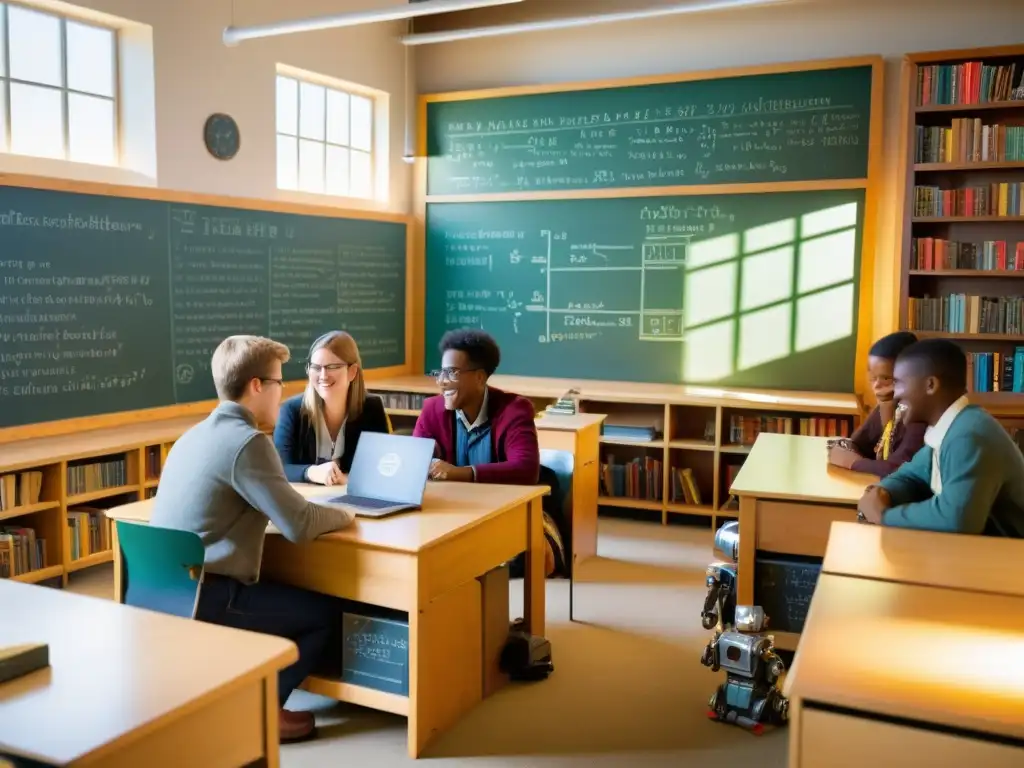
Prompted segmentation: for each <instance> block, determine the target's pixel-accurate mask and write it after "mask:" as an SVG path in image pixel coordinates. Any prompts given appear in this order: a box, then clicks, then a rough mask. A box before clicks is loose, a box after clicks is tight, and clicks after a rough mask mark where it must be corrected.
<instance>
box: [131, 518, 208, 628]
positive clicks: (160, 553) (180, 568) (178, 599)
mask: <svg viewBox="0 0 1024 768" xmlns="http://www.w3.org/2000/svg"><path fill="white" fill-rule="evenodd" d="M116 523H117V540H118V544H119V545H120V548H121V552H120V557H121V602H123V603H124V604H125V605H133V606H135V607H136V608H148V609H149V610H151V611H159V612H160V613H169V614H171V615H172V616H180V617H182V618H184V619H192V618H195V615H196V605H197V603H198V602H199V589H200V586H201V585H202V582H203V561H204V559H205V558H204V555H205V548H204V547H203V542H202V541H201V540H200V538H199V536H197V535H196V534H194V533H191V532H190V531H176V530H172V529H170V528H160V527H158V526H155V525H146V524H143V523H133V522H130V521H128V520H118V521H116Z"/></svg>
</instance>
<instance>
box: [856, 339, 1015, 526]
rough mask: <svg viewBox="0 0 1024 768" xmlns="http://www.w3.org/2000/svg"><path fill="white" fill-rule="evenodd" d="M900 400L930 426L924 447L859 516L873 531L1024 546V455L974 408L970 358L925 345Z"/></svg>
mask: <svg viewBox="0 0 1024 768" xmlns="http://www.w3.org/2000/svg"><path fill="white" fill-rule="evenodd" d="M894 384H895V397H896V399H897V400H898V401H899V402H901V403H905V404H906V405H907V408H908V413H907V419H908V420H911V421H920V422H924V423H925V424H927V425H928V429H927V431H926V432H925V437H924V446H923V447H922V448H921V449H920V450H919V451H918V452H917V453H916V454H914V457H913V458H912V459H911V460H910V461H908V462H906V463H905V464H903V465H902V466H901V467H900V468H899V469H897V470H896V471H895V472H894V473H893V474H891V475H889V476H888V477H886V478H884V479H883V480H882V481H881V482H879V483H878V485H873V486H871V487H869V488H868V489H867V490H866V491H865V492H864V496H863V497H861V500H860V503H859V505H858V509H859V511H860V513H861V515H862V516H863V517H864V519H865V520H866V521H867V522H869V523H876V524H881V525H890V526H893V527H894V528H917V529H921V530H929V531H942V532H946V533H968V534H984V535H988V536H1007V537H1011V538H1024V454H1021V451H1020V450H1019V449H1018V448H1017V445H1016V444H1015V443H1014V442H1013V440H1012V439H1011V438H1010V436H1009V434H1007V432H1006V430H1005V429H1003V427H1002V425H1001V424H1000V423H999V422H998V421H996V420H995V419H994V418H993V417H992V416H991V415H990V414H989V413H988V412H987V411H985V410H984V409H983V408H979V407H978V406H976V405H970V404H969V403H968V401H967V358H966V356H965V355H964V353H963V351H962V350H961V349H960V347H958V346H957V345H956V344H954V343H953V342H951V341H946V340H945V339H924V340H923V341H919V342H917V343H916V344H912V345H910V346H909V347H907V348H906V349H905V350H904V351H903V352H902V353H901V354H900V355H899V357H898V358H897V360H896V367H895V371H894Z"/></svg>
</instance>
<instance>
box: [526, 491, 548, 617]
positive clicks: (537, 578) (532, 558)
mask: <svg viewBox="0 0 1024 768" xmlns="http://www.w3.org/2000/svg"><path fill="white" fill-rule="evenodd" d="M526 539H527V544H528V548H527V550H526V573H525V578H524V579H523V592H524V595H523V598H524V600H523V604H524V611H523V613H524V618H525V621H526V631H527V632H529V633H530V634H531V635H536V636H537V637H543V636H544V625H545V621H546V617H545V614H544V598H545V593H544V589H545V587H546V584H545V581H544V550H545V548H546V547H545V543H544V514H543V507H542V505H541V500H540V497H538V498H536V499H534V500H533V501H531V502H530V508H529V511H528V512H527V518H526Z"/></svg>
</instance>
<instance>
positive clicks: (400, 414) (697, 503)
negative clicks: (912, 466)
mask: <svg viewBox="0 0 1024 768" xmlns="http://www.w3.org/2000/svg"><path fill="white" fill-rule="evenodd" d="M491 384H492V385H493V386H495V387H498V388H499V389H505V390H508V391H510V392H515V393H517V394H520V395H523V396H525V397H528V398H530V399H531V400H532V401H533V403H534V406H535V407H536V408H537V410H538V412H540V411H542V410H543V409H544V408H545V407H546V406H547V405H549V404H551V403H554V402H555V401H556V400H558V398H560V397H562V396H563V395H564V394H565V393H566V392H568V391H569V390H570V389H576V390H578V391H579V392H580V393H581V395H580V397H579V398H578V399H579V406H580V409H581V410H582V411H585V412H588V413H602V414H606V415H607V418H606V419H605V422H604V425H603V430H605V431H607V430H608V428H609V426H612V427H614V426H615V425H616V424H622V423H626V424H639V425H651V426H653V427H654V429H655V434H654V435H652V436H650V437H649V438H646V439H638V440H636V439H627V438H623V437H612V436H608V435H606V434H602V437H601V465H602V466H601V471H600V472H599V477H600V482H601V490H600V493H601V496H600V497H599V499H598V504H599V505H600V507H601V508H603V511H604V512H605V513H606V514H612V513H613V512H614V510H630V511H631V512H633V513H636V512H640V513H646V514H647V515H648V516H651V517H655V518H658V517H660V521H661V523H662V524H667V523H668V522H669V519H670V517H673V516H679V515H690V516H695V517H704V518H708V519H709V520H710V522H711V525H712V527H717V525H718V523H719V518H734V517H736V516H737V515H738V509H736V508H733V507H734V505H732V504H730V498H729V485H730V484H731V479H732V477H734V476H735V473H736V472H737V471H739V467H740V465H742V463H743V460H744V459H745V458H746V455H747V453H748V452H749V451H750V447H751V446H752V445H753V442H754V438H755V437H756V435H757V433H758V431H759V430H760V431H786V430H787V429H788V430H789V431H791V432H793V433H795V434H800V433H801V431H802V428H803V431H805V432H809V433H812V434H821V435H826V434H832V433H835V434H839V433H842V434H847V435H848V434H852V432H853V430H854V429H855V428H856V427H857V426H858V425H859V424H860V421H861V418H862V416H863V407H862V404H861V402H860V400H859V399H858V398H857V397H856V396H855V395H852V394H824V393H816V392H787V391H764V390H761V391H755V390H741V389H728V390H725V389H718V388H715V387H700V386H671V385H658V384H635V383H630V382H616V381H573V380H568V379H547V378H532V377H524V376H501V375H497V376H494V377H492V379H491ZM368 389H369V391H370V392H371V393H373V394H376V395H379V396H380V397H382V398H383V399H384V405H385V408H386V409H387V411H388V416H389V418H390V419H391V422H392V426H393V427H394V428H395V430H405V431H408V430H411V428H412V426H413V424H414V423H415V420H416V416H417V415H418V414H419V409H420V406H421V405H422V402H423V400H424V399H425V398H427V397H429V396H431V395H434V394H437V384H436V383H435V382H434V380H433V379H432V378H430V377H429V376H401V377H396V378H393V379H378V380H376V381H373V382H370V383H369V384H368ZM629 462H636V463H638V464H640V465H641V466H646V467H648V468H649V470H648V471H650V472H651V473H652V475H653V479H652V481H651V482H648V481H647V477H646V475H645V473H644V472H639V473H636V474H637V475H639V478H640V482H639V483H638V486H640V487H638V488H637V489H636V490H634V489H632V488H630V489H629V492H627V491H626V489H625V488H624V487H623V484H622V483H621V482H620V483H619V485H618V486H617V485H616V481H615V479H614V473H615V472H616V470H611V471H609V470H608V469H607V466H608V465H610V464H617V465H622V464H625V463H629ZM666 467H667V468H669V469H671V470H672V471H671V472H666V471H664V468H666ZM683 469H689V470H690V473H688V474H689V475H690V478H691V482H692V484H693V486H695V487H696V490H697V493H698V494H699V498H696V497H693V496H692V493H690V494H688V493H687V491H686V490H684V489H683V484H684V483H686V482H687V481H686V480H684V479H683V478H682V477H681V476H680V475H678V474H677V472H676V471H677V470H683ZM618 471H619V472H621V473H622V474H623V475H625V474H626V471H627V470H618ZM691 491H692V488H691ZM688 496H689V497H688Z"/></svg>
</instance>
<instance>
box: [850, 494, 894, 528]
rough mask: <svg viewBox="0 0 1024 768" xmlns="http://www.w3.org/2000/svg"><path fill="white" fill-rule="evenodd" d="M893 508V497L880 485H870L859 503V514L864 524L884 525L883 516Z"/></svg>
mask: <svg viewBox="0 0 1024 768" xmlns="http://www.w3.org/2000/svg"><path fill="white" fill-rule="evenodd" d="M891 506H892V497H891V496H890V495H889V492H888V491H887V490H885V488H883V487H882V486H880V485H869V486H868V487H867V489H866V490H865V491H864V495H863V496H861V497H860V501H859V502H857V512H858V513H859V516H860V517H862V518H863V519H864V522H867V523H873V524H874V525H881V524H882V515H884V514H885V511H886V510H887V509H889V508H890V507H891Z"/></svg>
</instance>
